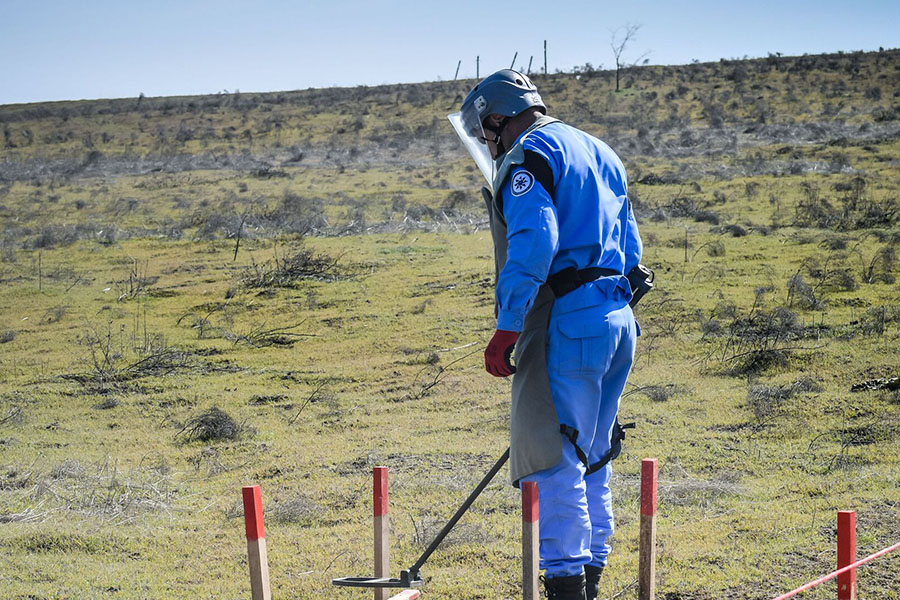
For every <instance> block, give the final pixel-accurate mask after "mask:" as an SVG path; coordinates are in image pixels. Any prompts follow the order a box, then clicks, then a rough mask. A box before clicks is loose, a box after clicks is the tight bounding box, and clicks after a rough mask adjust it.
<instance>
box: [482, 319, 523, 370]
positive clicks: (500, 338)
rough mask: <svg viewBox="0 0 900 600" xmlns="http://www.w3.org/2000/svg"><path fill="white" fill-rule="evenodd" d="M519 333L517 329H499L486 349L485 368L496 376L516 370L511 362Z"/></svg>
mask: <svg viewBox="0 0 900 600" xmlns="http://www.w3.org/2000/svg"><path fill="white" fill-rule="evenodd" d="M517 339H519V334H518V332H516V331H504V330H502V329H498V330H497V331H495V332H494V337H492V338H491V341H490V343H489V344H488V345H487V348H485V350H484V368H485V369H486V370H487V372H488V373H490V374H491V375H493V376H494V377H506V376H507V375H512V374H513V373H515V372H516V368H515V367H514V366H512V363H511V362H509V357H510V356H512V351H513V348H515V347H516V340H517Z"/></svg>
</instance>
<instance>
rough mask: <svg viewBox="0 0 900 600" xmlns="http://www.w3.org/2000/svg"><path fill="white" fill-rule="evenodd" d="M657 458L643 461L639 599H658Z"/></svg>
mask: <svg viewBox="0 0 900 600" xmlns="http://www.w3.org/2000/svg"><path fill="white" fill-rule="evenodd" d="M657 475H658V465H657V462H656V459H655V458H645V459H644V460H642V461H641V546H640V566H639V568H638V599H639V600H654V598H655V597H656V480H657Z"/></svg>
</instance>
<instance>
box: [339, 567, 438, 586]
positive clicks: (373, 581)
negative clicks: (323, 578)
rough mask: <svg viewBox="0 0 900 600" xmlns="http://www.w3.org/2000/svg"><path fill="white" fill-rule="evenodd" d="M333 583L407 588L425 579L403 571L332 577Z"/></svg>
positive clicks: (421, 582) (420, 583)
mask: <svg viewBox="0 0 900 600" xmlns="http://www.w3.org/2000/svg"><path fill="white" fill-rule="evenodd" d="M331 583H332V584H334V585H343V586H348V587H364V588H409V587H421V586H422V585H423V584H424V583H425V580H424V579H422V578H420V577H418V575H417V576H416V577H414V578H410V576H409V572H407V571H403V572H402V573H400V577H399V578H397V577H338V578H337V579H332V580H331Z"/></svg>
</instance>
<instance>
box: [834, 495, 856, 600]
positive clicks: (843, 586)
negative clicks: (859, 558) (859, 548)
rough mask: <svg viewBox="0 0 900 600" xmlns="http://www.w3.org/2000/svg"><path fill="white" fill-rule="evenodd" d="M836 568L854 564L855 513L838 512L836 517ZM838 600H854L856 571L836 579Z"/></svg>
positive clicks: (852, 570)
mask: <svg viewBox="0 0 900 600" xmlns="http://www.w3.org/2000/svg"><path fill="white" fill-rule="evenodd" d="M837 543H838V551H837V568H838V569H840V568H842V567H846V566H847V565H850V564H853V563H855V562H856V511H852V510H839V511H838V516H837ZM837 597H838V600H856V569H850V570H849V571H847V572H846V573H841V574H840V575H838V577H837Z"/></svg>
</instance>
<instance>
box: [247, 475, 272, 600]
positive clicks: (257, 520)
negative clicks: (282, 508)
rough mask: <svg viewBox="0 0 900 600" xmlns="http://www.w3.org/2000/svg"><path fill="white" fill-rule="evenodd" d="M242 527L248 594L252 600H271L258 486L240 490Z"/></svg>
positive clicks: (264, 530) (249, 486) (260, 494)
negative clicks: (244, 534)
mask: <svg viewBox="0 0 900 600" xmlns="http://www.w3.org/2000/svg"><path fill="white" fill-rule="evenodd" d="M242 494H243V498H244V525H245V526H246V529H247V558H248V563H249V564H250V594H251V598H252V599H253V600H271V599H272V592H271V590H270V589H269V559H268V556H267V555H266V528H265V526H264V525H263V511H262V492H261V491H260V489H259V486H258V485H248V486H245V487H244V488H243V489H242Z"/></svg>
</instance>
